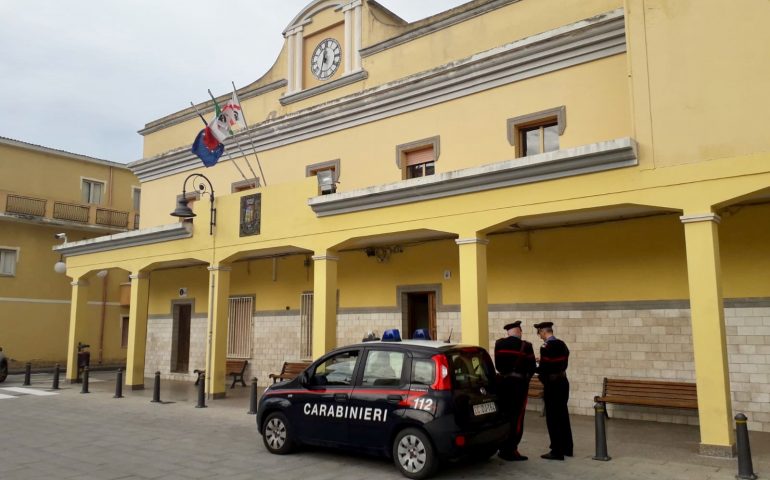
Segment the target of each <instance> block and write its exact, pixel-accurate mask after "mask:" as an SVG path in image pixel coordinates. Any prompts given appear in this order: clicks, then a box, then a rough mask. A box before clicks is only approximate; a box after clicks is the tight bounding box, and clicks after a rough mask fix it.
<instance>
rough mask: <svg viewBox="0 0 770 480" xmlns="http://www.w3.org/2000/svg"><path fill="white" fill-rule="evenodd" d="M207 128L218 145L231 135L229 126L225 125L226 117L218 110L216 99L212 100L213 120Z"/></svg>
mask: <svg viewBox="0 0 770 480" xmlns="http://www.w3.org/2000/svg"><path fill="white" fill-rule="evenodd" d="M212 98H214V97H212ZM209 128H210V129H211V133H212V134H213V135H214V136H215V137H216V139H217V141H218V142H219V143H223V142H224V141H225V140H226V139H227V138H228V137H230V136H232V134H233V131H232V130H230V126H229V125H228V124H227V117H226V116H225V114H224V113H222V109H221V108H219V104H218V103H217V101H216V99H214V118H212V119H211V122H209Z"/></svg>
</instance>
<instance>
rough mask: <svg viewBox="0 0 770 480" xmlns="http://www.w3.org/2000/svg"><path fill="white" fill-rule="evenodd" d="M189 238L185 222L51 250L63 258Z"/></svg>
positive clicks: (109, 236) (75, 243) (91, 239)
mask: <svg viewBox="0 0 770 480" xmlns="http://www.w3.org/2000/svg"><path fill="white" fill-rule="evenodd" d="M190 237H192V225H191V224H189V223H187V222H180V223H172V224H169V225H161V226H159V227H152V228H143V229H141V230H133V231H131V232H125V233H119V234H116V235H108V236H104V237H96V238H90V239H87V240H80V241H78V242H67V243H65V244H62V245H59V246H56V247H54V248H53V250H54V251H56V252H58V253H60V254H62V255H65V256H74V255H85V254H89V253H97V252H106V251H109V250H118V249H122V248H129V247H139V246H142V245H150V244H153V243H162V242H167V241H170V240H180V239H183V238H190Z"/></svg>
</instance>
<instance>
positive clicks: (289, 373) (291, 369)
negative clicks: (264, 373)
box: [269, 361, 312, 383]
mask: <svg viewBox="0 0 770 480" xmlns="http://www.w3.org/2000/svg"><path fill="white" fill-rule="evenodd" d="M311 363H312V362H308V361H297V362H283V367H281V371H280V373H271V374H270V375H269V377H270V378H272V379H273V383H276V382H278V381H279V380H281V381H283V380H292V379H294V378H297V375H299V374H300V373H302V372H304V371H305V369H306V368H307V367H309V366H310V364H311Z"/></svg>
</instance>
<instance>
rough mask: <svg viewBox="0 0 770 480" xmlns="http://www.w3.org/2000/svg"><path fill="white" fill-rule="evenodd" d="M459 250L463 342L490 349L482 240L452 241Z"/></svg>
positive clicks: (483, 240)
mask: <svg viewBox="0 0 770 480" xmlns="http://www.w3.org/2000/svg"><path fill="white" fill-rule="evenodd" d="M455 242H456V243H457V245H458V246H459V248H460V328H461V330H462V342H463V343H467V344H471V345H480V346H482V347H484V348H488V346H489V317H488V312H487V244H489V240H487V239H485V238H460V239H458V240H455Z"/></svg>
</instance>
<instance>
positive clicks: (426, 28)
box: [361, 0, 521, 57]
mask: <svg viewBox="0 0 770 480" xmlns="http://www.w3.org/2000/svg"><path fill="white" fill-rule="evenodd" d="M519 1H521V0H492V1H491V2H487V3H484V4H481V5H479V6H478V7H476V8H472V9H470V10H466V11H464V12H460V13H458V14H457V15H452V16H451V17H447V18H443V19H441V20H438V21H436V22H432V23H429V24H427V25H423V26H421V27H418V28H415V29H414V30H409V31H408V32H405V33H402V34H401V35H399V36H397V37H393V38H389V39H387V40H385V41H382V42H380V43H375V44H374V45H371V46H369V47H366V48H363V49H361V56H362V57H368V56H371V55H374V54H375V53H380V52H382V51H384V50H387V49H389V48H393V47H396V46H398V45H402V44H404V43H408V42H411V41H412V40H414V39H416V38H420V37H424V36H425V35H430V34H431V33H434V32H437V31H439V30H443V29H445V28H449V27H451V26H452V25H457V24H458V23H462V22H464V21H466V20H469V19H471V18H473V17H478V16H479V15H483V14H485V13H488V12H491V11H492V10H497V9H498V8H502V7H505V6H506V5H510V4H511V3H516V2H519Z"/></svg>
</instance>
